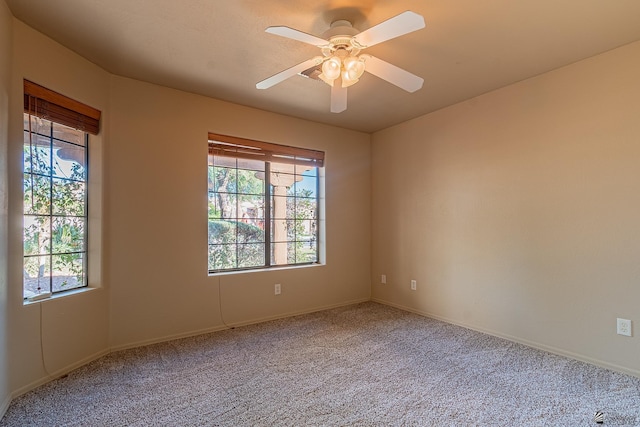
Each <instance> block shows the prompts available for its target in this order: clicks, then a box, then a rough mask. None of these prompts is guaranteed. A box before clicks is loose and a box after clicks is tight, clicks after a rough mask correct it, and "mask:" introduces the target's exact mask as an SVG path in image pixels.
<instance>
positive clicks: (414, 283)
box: [411, 280, 418, 291]
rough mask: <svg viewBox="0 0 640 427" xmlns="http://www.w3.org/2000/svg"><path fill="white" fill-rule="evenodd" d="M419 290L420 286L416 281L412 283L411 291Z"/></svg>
mask: <svg viewBox="0 0 640 427" xmlns="http://www.w3.org/2000/svg"><path fill="white" fill-rule="evenodd" d="M417 288H418V285H417V283H416V281H415V280H412V281H411V290H412V291H415V290H416V289H417Z"/></svg>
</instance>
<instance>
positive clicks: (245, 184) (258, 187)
mask: <svg viewBox="0 0 640 427" xmlns="http://www.w3.org/2000/svg"><path fill="white" fill-rule="evenodd" d="M236 189H237V191H238V193H239V194H260V195H262V194H264V173H261V172H256V171H252V170H243V169H238V176H237V181H236Z"/></svg>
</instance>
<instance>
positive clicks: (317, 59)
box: [256, 56, 322, 89]
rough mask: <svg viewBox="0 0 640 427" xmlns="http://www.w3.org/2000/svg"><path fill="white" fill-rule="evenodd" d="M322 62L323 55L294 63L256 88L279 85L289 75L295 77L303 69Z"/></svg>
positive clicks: (258, 84)
mask: <svg viewBox="0 0 640 427" xmlns="http://www.w3.org/2000/svg"><path fill="white" fill-rule="evenodd" d="M319 64H322V56H316V57H313V58H311V59H308V60H306V61H304V62H301V63H300V64H298V65H294V66H293V67H291V68H287V69H286V70H284V71H280V72H279V73H278V74H274V75H273V76H271V77H269V78H268V79H264V80H262V81H261V82H259V83H257V84H256V88H258V89H268V88H270V87H271V86H273V85H277V84H278V83H280V82H282V81H284V80H286V79H288V78H289V77H293V76H295V75H296V74H298V73H301V72H302V71H304V70H306V69H308V68H311V67H315V66H316V65H319Z"/></svg>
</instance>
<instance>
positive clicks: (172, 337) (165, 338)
mask: <svg viewBox="0 0 640 427" xmlns="http://www.w3.org/2000/svg"><path fill="white" fill-rule="evenodd" d="M367 301H371V300H370V299H369V298H362V299H358V300H352V301H347V302H342V303H338V304H330V305H325V306H319V307H313V308H310V309H306V310H300V311H291V312H287V313H283V314H278V315H275V316H266V317H259V318H255V319H251V320H246V321H242V322H236V323H227V324H226V326H216V327H213V328H205V329H198V330H195V331H190V332H184V333H180V334H173V335H163V336H161V337H158V338H152V339H148V340H142V341H135V342H131V343H127V344H122V345H117V346H112V347H111V348H110V352H116V351H120V350H128V349H130V348H137V347H144V346H146V345H151V344H158V343H162V342H167V341H173V340H178V339H182V338H189V337H195V336H198V335H203V334H209V333H212V332H218V331H224V330H226V329H230V328H237V327H240V326H248V325H255V324H257V323H263V322H268V321H270V320H277V319H285V318H287V317H293V316H299V315H302V314H309V313H315V312H317V311H324V310H330V309H332V308H338V307H344V306H347V305H353V304H359V303H362V302H367Z"/></svg>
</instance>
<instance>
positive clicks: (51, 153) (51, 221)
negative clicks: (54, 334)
mask: <svg viewBox="0 0 640 427" xmlns="http://www.w3.org/2000/svg"><path fill="white" fill-rule="evenodd" d="M48 133H49V135H48V136H47V138H49V153H50V154H49V254H48V255H49V292H53V122H49V132H48Z"/></svg>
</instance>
